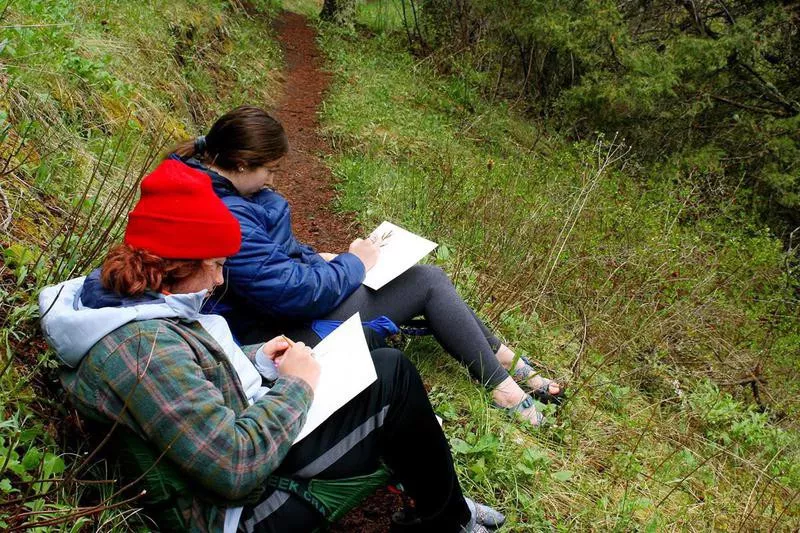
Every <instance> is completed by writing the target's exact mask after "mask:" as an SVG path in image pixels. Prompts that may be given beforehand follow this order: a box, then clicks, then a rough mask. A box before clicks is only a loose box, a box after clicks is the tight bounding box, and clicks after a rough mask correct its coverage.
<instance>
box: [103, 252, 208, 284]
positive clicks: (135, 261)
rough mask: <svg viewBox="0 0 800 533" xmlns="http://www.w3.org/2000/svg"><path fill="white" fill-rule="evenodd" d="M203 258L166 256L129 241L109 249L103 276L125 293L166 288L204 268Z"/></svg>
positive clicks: (105, 280) (107, 281)
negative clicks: (170, 257) (160, 255)
mask: <svg viewBox="0 0 800 533" xmlns="http://www.w3.org/2000/svg"><path fill="white" fill-rule="evenodd" d="M202 265H203V262H202V261H201V260H199V259H164V258H161V257H159V256H157V255H155V254H152V253H150V252H148V251H147V250H143V249H141V248H134V247H132V246H129V245H127V244H120V245H117V246H115V247H114V248H112V249H111V251H110V252H108V255H107V256H106V259H105V261H103V268H102V274H101V277H100V280H101V282H102V284H103V287H105V288H106V289H109V290H112V291H114V292H116V293H118V294H121V295H123V296H140V295H142V294H144V293H145V292H147V291H155V292H159V293H160V292H163V291H164V290H168V289H169V288H170V287H172V286H174V285H175V284H176V283H178V282H179V281H181V280H184V279H186V278H189V277H191V276H193V275H195V274H196V273H197V272H199V271H200V269H201V268H202Z"/></svg>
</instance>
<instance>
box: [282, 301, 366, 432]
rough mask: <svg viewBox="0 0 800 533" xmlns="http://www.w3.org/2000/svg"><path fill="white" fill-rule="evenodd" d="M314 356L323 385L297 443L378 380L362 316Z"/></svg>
mask: <svg viewBox="0 0 800 533" xmlns="http://www.w3.org/2000/svg"><path fill="white" fill-rule="evenodd" d="M314 357H315V358H316V359H317V361H318V362H319V365H320V375H319V383H318V384H317V388H316V390H315V391H314V401H313V402H312V403H311V409H309V411H308V415H307V416H306V423H305V425H304V426H303V429H302V430H301V431H300V433H299V434H298V435H297V438H296V439H294V444H297V443H298V442H300V441H301V440H302V439H303V438H304V437H306V436H307V435H308V434H309V433H311V432H312V431H314V430H315V429H316V428H317V427H319V425H320V424H322V423H323V422H325V420H327V419H328V418H329V417H330V416H331V415H332V414H333V413H335V412H336V411H337V410H339V409H340V408H341V407H342V406H343V405H344V404H346V403H347V402H349V401H350V400H352V399H353V398H355V397H356V395H358V393H360V392H361V391H363V390H364V389H366V388H367V387H369V386H370V385H371V384H372V383H373V382H374V381H375V380H377V379H378V375H377V374H376V373H375V365H374V364H373V362H372V356H370V353H369V348H368V347H367V339H366V338H365V337H364V329H363V328H362V326H361V316H360V315H359V314H358V313H356V314H355V315H353V316H351V317H350V318H348V319H347V320H346V321H345V322H344V323H342V325H340V326H339V327H338V328H336V329H335V330H334V331H333V332H332V333H331V334H329V335H328V336H327V337H325V338H324V339H322V342H320V343H319V344H317V346H316V347H315V348H314Z"/></svg>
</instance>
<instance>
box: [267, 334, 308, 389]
mask: <svg viewBox="0 0 800 533" xmlns="http://www.w3.org/2000/svg"><path fill="white" fill-rule="evenodd" d="M269 344H272V345H273V346H274V347H275V348H276V349H275V350H272V351H270V352H268V351H267V349H266V348H267V346H266V345H265V349H264V353H265V354H267V355H268V356H269V357H270V358H272V360H273V361H275V365H276V366H277V367H278V372H279V373H280V374H281V375H283V376H294V377H298V378H300V379H302V380H304V381H305V382H306V383H308V385H309V386H310V387H311V388H312V389H315V388H316V387H317V383H318V382H319V372H320V368H319V363H318V362H317V361H316V359H314V354H313V352H312V351H311V348H309V347H308V346H306V345H305V344H304V343H302V342H292V341H291V340H290V339H288V338H287V337H284V336H283V335H281V336H279V337H275V338H274V339H272V340H271V341H269V342H268V343H267V345H269ZM278 347H281V348H283V350H282V351H281V350H279V349H277V348H278Z"/></svg>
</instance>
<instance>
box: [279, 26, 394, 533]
mask: <svg viewBox="0 0 800 533" xmlns="http://www.w3.org/2000/svg"><path fill="white" fill-rule="evenodd" d="M275 28H276V30H277V31H278V39H279V40H280V42H281V44H282V46H283V49H284V54H285V58H286V66H287V70H286V73H285V76H286V81H285V83H284V94H283V98H282V99H281V102H280V104H279V105H278V109H277V111H276V115H277V117H278V119H279V120H280V121H281V122H282V123H283V127H284V128H285V129H286V134H287V135H288V137H289V145H290V151H289V155H288V156H287V157H286V160H285V161H284V162H283V164H282V165H281V173H280V175H279V176H278V178H277V180H276V184H277V188H278V190H279V191H280V192H281V193H282V194H284V195H285V196H286V197H287V199H288V200H289V204H290V205H291V207H292V227H293V228H294V232H295V234H296V235H297V237H298V238H299V239H300V241H302V242H306V243H308V244H311V245H312V246H314V248H315V249H316V250H318V251H322V252H342V251H346V250H347V246H348V245H349V244H350V242H351V241H352V240H353V238H355V237H356V236H358V235H359V234H360V232H359V228H358V227H357V225H356V223H355V219H354V217H353V216H352V215H342V214H338V213H335V212H334V210H333V202H334V200H335V191H334V185H333V184H334V177H333V175H332V174H331V172H330V170H329V169H328V168H327V167H326V166H325V165H324V164H323V162H322V157H324V155H326V154H328V153H330V147H329V146H328V144H327V142H326V141H325V140H324V139H323V138H322V137H321V136H320V135H319V133H318V130H319V121H318V120H317V112H318V111H319V107H320V104H321V103H322V99H323V96H324V93H325V90H326V89H327V87H328V84H329V83H330V78H331V77H330V74H328V73H326V72H324V71H323V70H322V64H323V58H322V54H321V53H320V51H319V49H318V48H317V43H316V32H315V31H314V29H313V28H312V27H311V26H309V24H308V21H307V20H306V19H305V18H304V17H303V16H301V15H298V14H296V13H290V12H287V11H284V12H283V13H282V14H281V16H280V17H279V18H278V20H277V21H276V23H275ZM401 503H402V502H401V500H400V497H399V496H396V495H394V494H391V493H390V492H389V491H387V490H381V491H379V492H378V493H376V494H375V495H374V496H372V497H371V498H368V499H367V500H366V501H365V502H364V503H363V504H362V505H361V506H360V507H358V508H356V509H354V510H353V511H351V512H350V513H349V514H348V515H347V516H345V517H344V518H343V519H342V520H341V521H339V522H338V523H337V524H336V525H335V526H334V527H333V528H331V529H330V530H329V531H331V532H340V533H344V532H354V531H358V532H359V533H379V532H384V531H388V530H389V516H390V515H391V513H392V512H393V511H395V510H397V509H398V508H399V507H400V505H401Z"/></svg>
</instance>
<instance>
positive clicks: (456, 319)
mask: <svg viewBox="0 0 800 533" xmlns="http://www.w3.org/2000/svg"><path fill="white" fill-rule="evenodd" d="M356 312H359V313H361V320H363V321H367V320H372V319H374V318H377V317H379V316H381V315H385V316H388V317H389V318H390V319H392V322H394V323H395V324H400V325H402V324H405V323H407V322H408V321H409V320H411V319H412V318H414V317H417V316H420V315H422V316H424V317H425V319H426V321H427V325H428V328H429V329H430V330H431V332H432V333H433V336H434V337H436V340H438V341H439V344H441V345H442V347H443V348H444V349H445V350H447V352H448V353H449V354H450V355H452V356H453V357H455V358H456V359H458V360H459V361H460V362H461V364H463V365H464V366H466V367H467V368H468V369H469V372H470V374H472V377H474V378H475V379H477V380H478V381H480V382H481V383H482V384H483V385H484V386H485V387H486V388H488V389H493V388H495V387H496V386H497V385H499V384H500V383H501V382H502V381H503V380H504V379H506V378H507V377H508V372H506V370H505V369H504V368H503V367H502V365H501V364H500V362H499V361H498V360H497V357H495V353H497V350H499V349H500V344H501V343H500V340H499V339H498V338H497V337H496V336H495V335H494V334H493V333H492V332H491V331H489V329H488V328H487V327H486V325H485V324H484V323H483V322H481V320H480V319H479V318H478V317H477V316H476V315H475V313H474V312H473V311H472V309H470V308H469V307H467V304H465V303H464V300H462V299H461V296H459V294H458V292H456V289H455V287H453V282H452V281H450V278H449V277H447V274H445V273H444V271H443V270H442V269H441V268H439V267H435V266H431V265H416V266H413V267H411V268H410V269H408V270H406V271H405V272H404V273H403V274H401V275H400V276H398V277H397V278H395V279H394V280H392V281H391V282H390V283H388V284H387V285H384V286H383V287H382V288H381V289H380V290H379V291H374V290H372V289H370V288H368V287H365V286H364V285H362V286H360V287H359V288H358V289H356V291H355V292H354V293H353V294H351V295H350V297H349V298H347V299H346V300H345V301H344V302H342V304H341V305H340V306H339V307H337V308H336V309H334V310H333V311H332V312H330V313H329V314H328V315H327V316H324V317H321V318H325V319H329V320H347V319H348V318H350V317H351V316H353V314H354V313H356ZM364 332H365V334H366V336H367V343H368V344H369V346H370V348H373V349H374V348H380V347H381V346H385V343H383V341H382V339H379V338H378V336H377V335H376V334H375V333H374V332H373V331H372V330H371V329H369V328H364ZM279 334H286V335H288V336H289V338H291V339H294V340H295V341H302V342H305V343H306V344H308V345H310V346H313V345H315V344H316V343H317V342H319V337H318V336H317V335H316V334H315V333H314V331H313V330H312V329H311V328H310V327H309V326H308V325H307V324H299V323H297V322H294V323H279V322H277V321H274V320H271V321H267V322H266V323H265V324H263V325H262V326H259V327H257V328H256V329H254V330H252V331H250V332H249V333H246V334H244V335H241V339H240V340H241V341H242V342H243V343H245V344H250V343H256V342H261V341H263V340H264V338H272V337H274V336H275V335H279Z"/></svg>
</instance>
